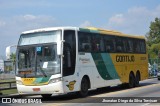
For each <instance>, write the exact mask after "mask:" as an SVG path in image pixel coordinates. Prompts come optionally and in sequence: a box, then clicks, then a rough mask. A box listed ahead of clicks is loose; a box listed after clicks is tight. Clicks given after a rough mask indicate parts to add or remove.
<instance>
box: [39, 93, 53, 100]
mask: <svg viewBox="0 0 160 106" xmlns="http://www.w3.org/2000/svg"><path fill="white" fill-rule="evenodd" d="M41 96H42V97H43V98H45V99H46V98H50V97H51V96H52V94H42V95H41Z"/></svg>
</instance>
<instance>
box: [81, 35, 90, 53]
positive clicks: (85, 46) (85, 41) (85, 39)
mask: <svg viewBox="0 0 160 106" xmlns="http://www.w3.org/2000/svg"><path fill="white" fill-rule="evenodd" d="M91 47H92V46H91V34H90V33H85V32H78V48H79V51H80V52H91Z"/></svg>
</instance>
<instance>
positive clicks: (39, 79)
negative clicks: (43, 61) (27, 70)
mask: <svg viewBox="0 0 160 106" xmlns="http://www.w3.org/2000/svg"><path fill="white" fill-rule="evenodd" d="M49 78H50V77H44V78H43V77H42V78H36V80H35V81H34V82H33V84H39V83H45V82H48V81H49Z"/></svg>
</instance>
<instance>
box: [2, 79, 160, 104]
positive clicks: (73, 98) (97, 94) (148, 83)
mask: <svg viewBox="0 0 160 106" xmlns="http://www.w3.org/2000/svg"><path fill="white" fill-rule="evenodd" d="M113 97H114V98H113ZM139 97H140V98H139ZM141 97H142V98H141ZM145 97H149V98H145ZM152 97H153V98H152ZM154 97H156V98H154ZM16 99H18V98H16ZM22 99H39V100H41V101H42V103H41V104H1V106H17V105H18V106H20V105H23V106H28V105H30V106H37V105H38V106H160V102H159V103H154V102H157V101H160V100H159V99H160V81H158V80H157V78H154V79H148V80H145V81H141V82H140V87H136V88H132V89H129V88H124V87H120V86H115V87H110V88H109V87H108V88H102V89H98V90H93V91H90V92H89V95H88V97H86V98H80V97H78V96H77V94H69V95H61V96H53V97H51V98H45V99H43V98H42V97H41V96H40V95H35V96H23V97H22ZM144 99H145V100H144ZM102 101H103V102H105V103H102ZM133 101H134V102H137V103H131V102H133ZM144 101H145V103H141V102H144ZM148 101H149V102H150V101H151V102H153V103H149V102H148ZM106 102H107V103H106ZM111 102H114V103H111ZM117 102H120V103H117ZM127 102H130V103H127Z"/></svg>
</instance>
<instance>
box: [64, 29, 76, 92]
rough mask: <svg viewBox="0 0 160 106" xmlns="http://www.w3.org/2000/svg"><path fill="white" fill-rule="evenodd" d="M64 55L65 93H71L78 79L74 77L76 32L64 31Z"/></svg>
mask: <svg viewBox="0 0 160 106" xmlns="http://www.w3.org/2000/svg"><path fill="white" fill-rule="evenodd" d="M63 55H64V56H63V66H62V67H63V81H64V83H63V84H64V85H63V86H64V87H63V88H64V92H70V91H73V90H74V89H75V87H74V86H75V83H76V78H75V77H73V74H74V72H75V61H76V37H75V31H74V30H65V31H64V43H63Z"/></svg>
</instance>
